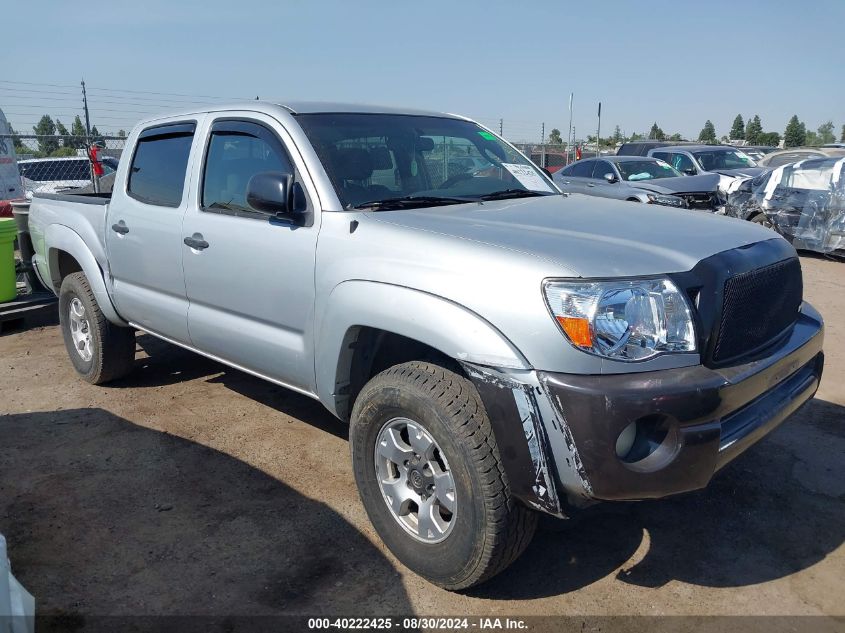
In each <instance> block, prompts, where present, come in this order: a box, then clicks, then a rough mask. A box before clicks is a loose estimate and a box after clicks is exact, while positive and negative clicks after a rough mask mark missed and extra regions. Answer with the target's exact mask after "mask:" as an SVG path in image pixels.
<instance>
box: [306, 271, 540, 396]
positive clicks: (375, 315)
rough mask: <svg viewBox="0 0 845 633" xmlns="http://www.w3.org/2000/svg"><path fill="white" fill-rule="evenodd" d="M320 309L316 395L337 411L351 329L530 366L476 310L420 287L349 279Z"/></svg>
mask: <svg viewBox="0 0 845 633" xmlns="http://www.w3.org/2000/svg"><path fill="white" fill-rule="evenodd" d="M324 305H325V309H324V310H322V311H318V315H320V316H319V317H318V318H319V323H318V324H317V327H316V328H315V331H316V333H317V337H316V344H315V348H316V349H315V352H316V354H315V371H316V378H317V385H316V386H317V395H318V396H319V398H320V400H321V401H322V402H323V403H324V404H325V405H326V406H327V407H328V408H329V409H330V410H331V411H333V412H335V413H336V406H335V391H336V386H337V369H338V359H340V358H342V357H343V356H344V355H346V354H348V352H349V350H348V347H349V345H350V340H349V336H348V334H349V332H351V331H354V330H355V329H356V328H358V327H372V328H378V329H381V330H385V331H387V332H392V333H394V334H399V335H401V336H405V337H407V338H410V339H414V340H416V341H419V342H421V343H424V344H426V345H429V346H430V347H433V348H434V349H436V350H438V351H440V352H442V353H443V354H445V355H447V356H449V357H450V358H454V359H456V360H458V361H462V362H466V363H473V364H476V365H483V366H488V367H501V368H509V369H530V365H529V363H528V361H527V360H525V358H524V357H523V356H522V354H521V353H520V352H519V350H517V349H516V348H515V347H514V346H513V344H512V343H511V342H510V341H509V340H508V339H507V338H506V337H505V336H504V335H503V334H502V333H501V332H500V331H499V330H497V329H496V328H495V327H494V326H493V325H491V324H490V323H489V322H487V321H486V320H484V319H483V318H482V317H481V316H479V315H478V314H476V313H474V312H472V311H470V310H467V309H466V308H464V307H463V306H460V305H458V304H456V303H454V302H452V301H449V300H447V299H444V298H442V297H438V296H436V295H432V294H429V293H426V292H421V291H419V290H413V289H411V288H405V287H403V286H396V285H392V284H385V283H379V282H372V281H361V280H353V281H346V282H343V283H341V284H338V285H337V286H335V288H334V289H333V290H332V292H331V293H330V296H329V297H328V299H327V300H326V301H325V304H324Z"/></svg>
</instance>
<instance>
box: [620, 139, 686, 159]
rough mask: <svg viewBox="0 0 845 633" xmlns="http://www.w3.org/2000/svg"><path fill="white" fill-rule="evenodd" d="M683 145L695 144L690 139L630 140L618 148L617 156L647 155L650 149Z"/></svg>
mask: <svg viewBox="0 0 845 633" xmlns="http://www.w3.org/2000/svg"><path fill="white" fill-rule="evenodd" d="M683 145H694V143H691V142H689V141H654V140H647V141H628V142H627V143H622V145H620V146H619V149H617V150H616V155H617V156H647V155H648V153H649V151H650V150H653V149H656V148H658V147H669V146H672V147H677V146H683Z"/></svg>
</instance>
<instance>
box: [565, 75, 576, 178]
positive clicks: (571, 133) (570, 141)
mask: <svg viewBox="0 0 845 633" xmlns="http://www.w3.org/2000/svg"><path fill="white" fill-rule="evenodd" d="M574 96H575V93H574V92H570V93H569V136H567V137H566V164H567V165H568V164H569V151H570V150H571V149H572V145H573V144H574V141H575V136H574V134H575V130H573V129H572V97H574Z"/></svg>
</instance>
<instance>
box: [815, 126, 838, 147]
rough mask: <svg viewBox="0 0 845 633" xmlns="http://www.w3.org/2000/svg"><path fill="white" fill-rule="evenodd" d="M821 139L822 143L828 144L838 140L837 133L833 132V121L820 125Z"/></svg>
mask: <svg viewBox="0 0 845 633" xmlns="http://www.w3.org/2000/svg"><path fill="white" fill-rule="evenodd" d="M818 133H819V140H820V141H821V143H820V144H821V145H827V144H828V143H833V142H835V141H836V135H835V134H834V133H833V121H827V122H826V123H822V124H821V125H820V126H819V127H818Z"/></svg>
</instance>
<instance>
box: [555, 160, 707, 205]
mask: <svg viewBox="0 0 845 633" xmlns="http://www.w3.org/2000/svg"><path fill="white" fill-rule="evenodd" d="M553 180H554V181H555V183H556V184H557V186H558V187H560V189H561V191H564V192H566V193H584V194H587V195H589V196H598V197H601V198H616V199H617V200H629V201H631V202H645V203H648V204H662V205H666V206H670V207H679V208H682V209H700V210H706V211H716V210H718V209H719V208H720V207H721V205H722V202H721V199H720V197H719V193H718V186H719V176H718V175H717V174H704V175H702V176H694V177H691V176H684V175H683V174H682V173H681V172H679V171H678V170H676V169H674V168H673V167H671V166H670V165H668V164H666V163H665V162H663V161H662V160H657V159H656V158H649V157H647V156H644V157H640V156H605V157H602V158H591V159H587V160H582V161H578V162H577V163H573V164H572V165H569V166H568V167H565V168H564V169H562V170H560V171H559V172H557V173H556V174H555V175H554V177H553Z"/></svg>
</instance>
